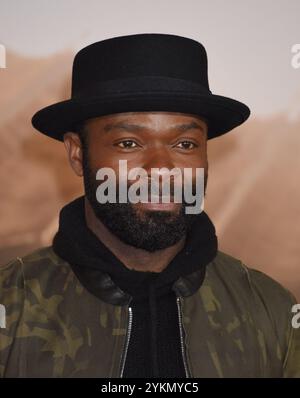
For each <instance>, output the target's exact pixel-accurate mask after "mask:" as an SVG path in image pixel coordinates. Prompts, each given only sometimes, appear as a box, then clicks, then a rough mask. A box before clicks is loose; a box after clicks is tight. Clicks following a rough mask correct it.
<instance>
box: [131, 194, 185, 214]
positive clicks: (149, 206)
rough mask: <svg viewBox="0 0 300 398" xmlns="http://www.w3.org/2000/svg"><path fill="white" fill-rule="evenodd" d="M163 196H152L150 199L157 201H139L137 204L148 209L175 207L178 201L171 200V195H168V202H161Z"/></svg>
mask: <svg viewBox="0 0 300 398" xmlns="http://www.w3.org/2000/svg"><path fill="white" fill-rule="evenodd" d="M163 198H164V197H163V196H153V197H152V198H151V199H154V200H156V201H157V202H158V203H154V202H151V201H150V202H147V203H142V202H140V203H139V206H141V207H143V208H146V209H148V210H166V211H167V210H174V209H176V208H177V207H178V206H179V205H180V203H175V202H172V200H174V198H173V197H170V198H169V197H168V198H167V199H168V202H167V203H162V200H163Z"/></svg>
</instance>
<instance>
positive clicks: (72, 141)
mask: <svg viewBox="0 0 300 398" xmlns="http://www.w3.org/2000/svg"><path fill="white" fill-rule="evenodd" d="M64 144H65V148H66V151H67V154H68V159H69V163H70V165H71V167H72V169H73V170H74V172H75V174H76V175H78V176H79V177H82V175H83V167H82V145H81V140H80V137H79V135H78V134H76V133H71V132H70V133H65V134H64Z"/></svg>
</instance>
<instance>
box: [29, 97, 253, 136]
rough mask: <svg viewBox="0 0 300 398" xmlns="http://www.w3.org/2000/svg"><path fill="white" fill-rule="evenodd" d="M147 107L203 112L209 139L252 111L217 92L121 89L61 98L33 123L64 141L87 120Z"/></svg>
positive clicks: (38, 128)
mask: <svg viewBox="0 0 300 398" xmlns="http://www.w3.org/2000/svg"><path fill="white" fill-rule="evenodd" d="M146 111H166V112H180V113H187V114H193V115H198V116H202V117H204V118H205V119H207V120H208V139H211V138H214V137H218V136H220V135H223V134H225V133H227V132H229V131H230V130H232V129H234V128H235V127H237V126H239V125H241V124H242V123H244V122H245V121H246V120H247V119H248V117H249V115H250V109H249V108H248V106H247V105H245V104H244V103H242V102H240V101H237V100H235V99H232V98H228V97H224V96H220V95H215V94H196V93H188V92H187V93H182V92H181V93H180V94H178V95H176V94H174V93H172V94H170V93H157V92H156V93H147V94H145V93H143V94H140V95H137V94H134V95H133V94H125V93H122V94H118V95H113V96H106V97H96V98H89V99H88V100H87V99H79V98H78V99H70V100H66V101H62V102H58V103H56V104H53V105H50V106H47V107H46V108H43V109H41V110H39V111H38V112H37V113H35V114H34V116H33V117H32V125H33V127H35V128H36V129H37V130H38V131H40V132H41V133H43V134H45V135H47V136H49V137H51V138H54V139H56V140H59V141H63V135H64V133H66V132H68V131H74V129H76V126H77V125H78V123H80V122H82V121H84V120H87V119H90V118H94V117H99V116H103V115H109V114H115V113H123V112H146Z"/></svg>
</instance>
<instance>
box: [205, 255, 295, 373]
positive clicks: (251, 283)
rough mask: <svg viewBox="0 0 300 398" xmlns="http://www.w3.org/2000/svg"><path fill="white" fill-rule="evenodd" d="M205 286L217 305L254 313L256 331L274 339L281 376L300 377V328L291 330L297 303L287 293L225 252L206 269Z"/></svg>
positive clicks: (266, 276) (269, 278)
mask: <svg viewBox="0 0 300 398" xmlns="http://www.w3.org/2000/svg"><path fill="white" fill-rule="evenodd" d="M206 283H207V284H208V285H209V287H211V288H212V290H213V291H214V292H215V294H216V295H218V298H219V300H220V302H226V303H227V308H228V307H231V306H232V308H234V311H237V312H238V313H239V314H240V315H241V316H243V314H245V313H251V314H253V317H254V319H256V325H257V329H258V330H261V331H263V332H264V335H265V336H266V338H268V339H269V340H270V336H271V335H273V336H276V340H277V342H278V343H279V346H280V350H281V352H282V358H283V369H284V374H285V375H288V376H290V375H293V376H292V377H300V365H299V364H300V328H299V329H294V328H293V327H292V318H293V316H294V313H293V310H292V309H293V306H294V305H295V304H296V303H297V301H296V299H295V297H294V296H293V295H292V294H291V293H290V292H289V290H287V289H286V288H284V287H283V286H282V285H281V284H280V283H278V282H277V281H275V280H274V279H273V278H271V277H270V276H268V275H266V274H265V273H263V272H261V271H258V270H256V269H253V268H250V267H248V266H246V265H245V264H244V263H243V262H242V261H241V260H239V259H237V258H234V257H232V256H230V255H228V254H226V253H224V252H218V253H217V256H216V257H215V259H214V260H213V261H212V263H211V264H210V266H209V267H208V278H207V281H206ZM295 375H297V376H295Z"/></svg>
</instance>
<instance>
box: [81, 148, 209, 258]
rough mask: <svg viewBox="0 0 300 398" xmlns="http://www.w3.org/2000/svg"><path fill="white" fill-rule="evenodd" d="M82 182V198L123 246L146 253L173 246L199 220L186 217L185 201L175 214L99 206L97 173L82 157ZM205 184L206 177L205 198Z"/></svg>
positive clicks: (127, 205)
mask: <svg viewBox="0 0 300 398" xmlns="http://www.w3.org/2000/svg"><path fill="white" fill-rule="evenodd" d="M83 178H84V187H85V196H86V198H87V199H88V201H89V203H90V205H91V207H92V209H93V212H94V214H95V216H96V217H97V218H98V220H100V221H101V222H102V223H103V224H104V225H105V226H106V227H107V228H108V229H109V230H110V232H112V233H113V234H114V235H115V236H117V237H118V238H119V239H120V240H121V241H122V242H124V243H126V244H128V245H130V246H133V247H136V248H139V249H143V250H146V251H148V252H155V251H157V250H162V249H165V248H167V247H170V246H173V245H175V244H176V243H177V242H179V241H180V240H181V239H182V238H183V237H185V236H186V234H187V233H188V232H189V231H190V229H191V227H192V225H193V223H194V222H195V221H196V219H197V216H199V214H198V215H195V214H186V212H185V207H186V205H187V203H185V202H184V200H183V202H182V203H179V204H178V208H177V210H176V211H158V210H157V211H155V210H139V209H138V207H137V205H134V204H132V203H108V202H107V203H99V202H98V201H97V198H96V190H97V187H98V185H99V184H98V183H97V180H96V173H94V172H93V171H92V170H91V168H90V166H89V164H88V157H87V156H85V154H84V156H83ZM206 183H207V175H205V179H204V195H205V191H206ZM193 189H194V187H193ZM117 194H118V192H117ZM200 214H201V213H200Z"/></svg>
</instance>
